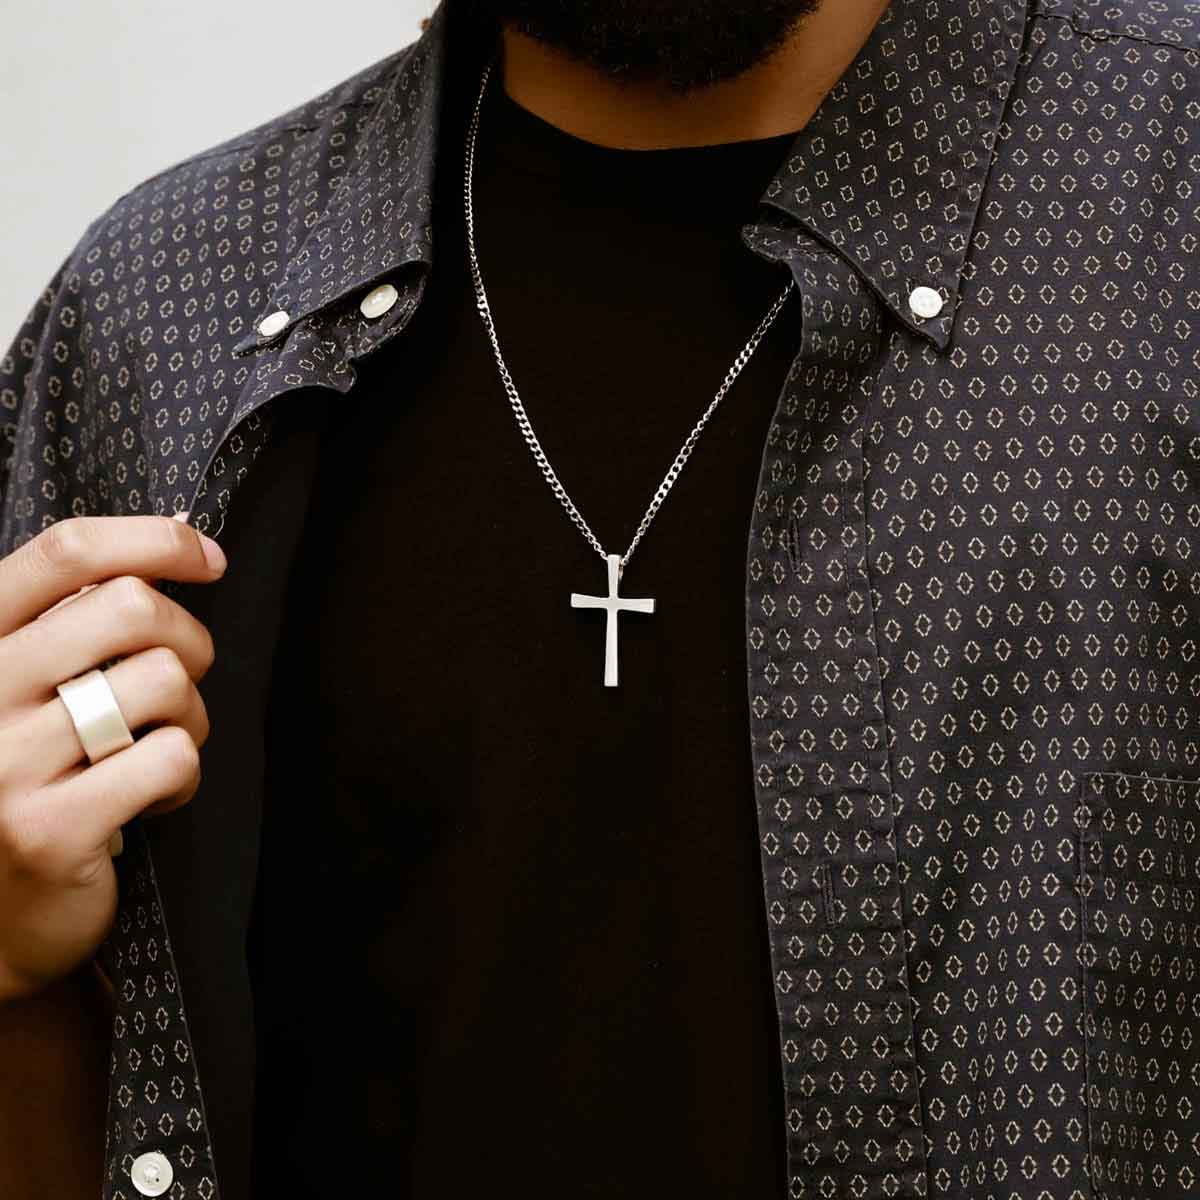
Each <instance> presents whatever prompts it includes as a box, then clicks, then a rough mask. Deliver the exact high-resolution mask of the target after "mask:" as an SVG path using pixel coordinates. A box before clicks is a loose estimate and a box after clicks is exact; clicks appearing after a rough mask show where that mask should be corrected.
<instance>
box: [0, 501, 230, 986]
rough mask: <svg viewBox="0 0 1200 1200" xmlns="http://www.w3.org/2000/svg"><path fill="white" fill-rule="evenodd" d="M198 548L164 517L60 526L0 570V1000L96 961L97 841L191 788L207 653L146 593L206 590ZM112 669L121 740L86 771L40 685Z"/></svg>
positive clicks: (202, 637) (195, 624) (207, 645)
mask: <svg viewBox="0 0 1200 1200" xmlns="http://www.w3.org/2000/svg"><path fill="white" fill-rule="evenodd" d="M206 544H207V547H209V548H213V547H216V543H215V542H213V541H212V540H211V539H209V538H206V537H204V535H203V534H200V533H198V532H197V531H196V530H194V529H192V528H190V527H189V526H187V525H186V524H183V523H181V522H180V521H177V520H173V519H171V518H169V517H151V516H144V517H70V518H67V519H65V520H62V521H59V522H57V523H55V524H54V525H51V526H49V527H48V528H47V529H45V530H43V531H42V532H41V533H39V534H38V535H37V536H36V537H35V538H33V539H31V540H30V541H28V542H26V543H25V544H24V545H22V546H21V547H19V548H18V549H17V550H15V551H13V552H12V553H11V554H9V555H8V556H7V557H5V558H2V559H0V1001H3V1000H7V999H14V998H19V997H22V996H28V995H32V994H33V993H35V992H38V991H40V990H41V989H42V988H44V987H46V986H47V985H48V984H50V983H51V982H53V981H55V980H57V979H60V978H62V977H63V976H66V975H68V974H69V973H70V972H72V971H73V970H74V969H75V968H77V967H78V966H79V965H80V964H81V963H83V962H84V961H86V960H87V959H88V958H90V957H91V956H92V955H93V954H94V953H95V951H96V949H97V948H98V947H99V945H100V943H101V942H103V940H104V938H105V937H106V936H107V935H108V932H109V930H110V929H111V928H112V924H113V921H114V920H115V917H116V908H117V881H116V872H115V870H114V868H113V863H112V855H111V853H110V849H109V843H110V840H112V839H113V837H114V835H115V834H116V833H117V832H118V830H119V829H120V827H121V826H122V825H123V824H125V823H126V822H127V821H129V820H130V819H131V818H132V817H134V816H135V815H137V814H138V813H142V814H143V815H155V814H159V813H165V812H170V811H171V810H172V809H174V808H178V807H179V806H180V805H183V804H186V803H187V802H188V801H189V800H190V799H191V798H192V796H194V795H195V793H196V789H197V788H198V787H199V785H200V767H199V748H200V747H201V746H202V745H203V744H204V742H205V741H206V740H207V738H208V732H209V726H208V714H207V712H206V710H205V707H204V702H203V700H202V699H201V698H200V693H199V692H198V691H197V689H196V686H195V685H196V682H197V681H198V680H200V679H201V678H202V677H203V676H204V674H205V673H206V672H207V671H208V669H209V667H210V666H211V665H212V662H213V654H214V648H213V641H212V637H211V636H210V635H209V632H208V630H207V629H206V628H205V627H204V625H202V624H201V623H200V622H199V621H197V620H196V619H195V618H194V617H193V616H192V615H191V614H190V613H188V612H187V611H186V610H185V609H184V608H182V607H181V606H180V605H178V604H176V603H175V602H174V601H173V600H170V599H168V598H167V597H166V596H164V595H163V594H162V593H161V592H160V591H158V590H157V588H155V587H154V586H153V584H154V581H155V580H158V579H175V580H180V581H184V582H189V583H208V582H212V581H213V580H216V579H219V578H220V577H221V575H222V574H223V572H224V561H223V555H221V554H220V551H219V548H217V551H216V557H217V558H218V559H220V560H221V561H220V562H219V563H218V564H217V566H215V567H214V566H212V565H210V564H209V562H208V560H207V559H206V557H205V551H206ZM122 656H123V657H122ZM117 657H120V658H121V661H119V662H116V663H114V664H113V665H112V666H110V667H108V668H107V669H105V671H104V674H105V677H106V678H107V680H108V683H109V686H110V687H111V688H112V691H113V694H114V696H115V697H116V700H117V703H118V704H119V705H120V708H121V712H122V713H123V714H124V716H125V722H126V724H127V725H128V726H129V729H130V732H131V733H132V734H133V735H134V738H135V741H134V743H133V745H131V746H127V747H125V748H124V749H121V750H118V751H116V752H115V753H113V754H110V755H108V756H107V757H106V758H103V759H101V760H100V761H99V762H96V763H89V762H88V759H87V755H86V754H85V753H84V750H83V747H82V745H81V744H80V741H79V737H78V734H77V733H76V732H75V726H74V725H73V724H72V722H71V717H70V714H69V713H68V711H67V707H66V705H65V704H64V703H63V701H62V698H61V697H60V696H59V695H58V693H57V692H56V691H55V686H56V685H57V684H59V683H62V682H63V681H64V680H67V679H70V678H72V677H73V676H76V675H80V674H82V673H84V672H85V671H88V670H90V669H92V668H93V667H96V666H98V665H99V664H100V663H103V662H106V661H108V660H109V659H113V658H117ZM139 729H142V730H146V731H147V732H144V733H142V735H141V736H140V737H139V736H138V730H139Z"/></svg>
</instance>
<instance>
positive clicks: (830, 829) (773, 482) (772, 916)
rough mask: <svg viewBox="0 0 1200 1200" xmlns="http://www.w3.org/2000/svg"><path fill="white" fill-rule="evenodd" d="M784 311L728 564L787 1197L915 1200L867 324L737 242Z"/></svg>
mask: <svg viewBox="0 0 1200 1200" xmlns="http://www.w3.org/2000/svg"><path fill="white" fill-rule="evenodd" d="M743 240H744V241H745V243H746V244H747V245H748V246H749V247H750V248H751V249H753V250H754V251H755V252H756V253H758V254H760V255H762V256H763V257H765V258H768V259H771V260H774V261H777V262H784V263H786V264H787V265H788V267H789V268H790V269H791V271H792V273H793V277H794V279H795V282H796V284H797V286H798V288H799V290H800V293H801V303H802V310H803V326H802V341H801V348H800V351H799V353H798V354H797V356H796V358H795V359H794V361H793V363H792V366H791V369H790V370H789V372H788V377H787V380H786V382H785V384H784V387H783V390H782V392H781V395H780V398H779V401H778V405H777V408H776V412H775V415H774V419H773V421H772V424H771V428H770V432H769V434H768V438H767V443H766V446H765V449H764V453H763V459H762V466H761V472H760V476H759V482H758V489H757V492H756V495H755V501H754V506H753V513H752V518H751V522H750V531H749V545H748V548H747V558H746V637H747V668H748V680H747V683H748V689H749V706H750V722H751V748H752V757H753V769H754V787H755V795H756V803H757V809H758V820H759V834H760V838H759V844H760V851H761V859H762V868H763V887H764V901H765V904H766V916H767V928H768V934H769V940H770V949H771V962H772V971H773V983H774V993H775V1001H776V1008H777V1014H778V1021H779V1038H780V1051H781V1059H782V1071H783V1082H784V1099H785V1110H786V1111H785V1114H784V1118H785V1122H786V1137H787V1156H788V1163H787V1170H788V1189H789V1195H790V1196H792V1197H795V1198H800V1197H826V1196H830V1197H832V1196H853V1197H855V1198H856V1200H871V1198H872V1197H880V1198H883V1197H888V1198H895V1197H904V1196H924V1195H926V1194H928V1191H929V1189H928V1177H927V1170H926V1161H925V1142H924V1138H923V1131H922V1116H921V1107H920V1098H919V1090H918V1075H917V1070H916V1061H915V1055H914V1047H915V1042H914V1032H913V1011H912V1004H911V999H910V993H909V987H908V971H907V964H906V957H905V951H906V947H905V930H904V911H903V896H902V892H901V881H900V875H899V872H898V864H897V855H896V844H895V836H894V821H893V808H892V788H891V782H890V770H889V764H888V739H887V735H886V728H885V722H884V712H883V702H882V689H881V678H880V668H879V659H878V655H877V653H876V643H875V627H874V605H873V602H872V596H871V588H870V581H869V579H868V576H867V562H866V523H865V516H866V514H865V507H864V487H863V456H862V433H863V428H864V423H865V413H866V410H867V407H868V405H869V404H870V402H871V399H872V397H873V393H874V389H875V382H876V379H877V375H878V370H877V367H878V362H879V354H880V348H881V333H882V313H881V308H880V305H879V304H878V303H877V301H876V299H875V297H874V295H873V294H872V293H871V292H870V291H869V289H868V288H867V287H866V286H865V284H864V283H863V282H862V281H861V279H860V278H859V276H858V274H857V273H856V272H855V271H854V270H853V269H852V268H851V267H850V266H849V264H848V263H846V261H845V260H844V259H842V258H841V257H840V256H839V255H838V254H836V253H834V252H832V251H830V250H829V249H828V248H826V247H825V246H823V245H822V244H820V243H818V242H817V241H815V240H814V239H812V238H810V237H809V236H808V235H807V234H806V233H804V232H803V231H800V230H796V229H792V230H789V231H787V232H786V233H783V232H781V231H779V230H778V229H774V228H773V227H771V226H769V225H750V226H747V227H745V228H744V229H743Z"/></svg>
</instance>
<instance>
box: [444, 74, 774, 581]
mask: <svg viewBox="0 0 1200 1200" xmlns="http://www.w3.org/2000/svg"><path fill="white" fill-rule="evenodd" d="M491 70H492V63H490V62H489V63H488V65H487V67H486V68H485V69H484V72H483V81H482V83H481V84H480V85H479V95H478V97H477V98H476V100H475V112H474V114H473V116H472V117H471V126H470V131H469V133H468V137H467V169H466V187H465V192H466V213H467V253H468V256H469V257H470V260H471V279H472V281H473V282H474V284H475V307H476V308H478V309H479V315H480V316H481V317H482V318H483V324H484V328H486V330H487V334H488V338H489V339H490V340H491V343H492V351H493V352H494V354H495V356H496V365H497V366H498V367H499V368H500V378H501V379H502V380H503V382H504V390H505V391H506V392H507V393H508V399H509V401H510V402H511V404H512V408H513V412H514V413H515V414H516V418H517V425H518V427H519V428H520V430H521V433H522V434H523V435H524V437H525V441H526V443H527V444H528V446H529V448H530V450H532V451H533V457H534V460H535V461H536V462H537V464H538V466H539V467H541V469H542V474H543V475H544V476H545V477H546V481H547V482H548V483H549V484H550V487H551V488H552V489H553V490H554V494H555V495H556V496H557V497H558V499H559V501H560V502H561V503H562V505H563V507H564V508H565V509H566V510H567V512H568V513H569V514H570V516H571V520H572V521H574V522H575V524H576V525H577V526H578V527H579V528H580V530H581V531H582V532H583V535H584V536H585V537H586V538H587V540H588V541H589V542H591V544H592V546H593V547H594V548H595V550H596V553H597V554H599V555H600V557H601V558H607V557H608V556H607V555H606V554H605V552H604V547H603V546H601V545H600V543H599V541H598V540H597V539H596V535H595V534H594V533H592V531H591V530H590V529H589V528H588V524H587V522H586V521H585V520H584V519H583V516H582V514H581V513H580V511H579V509H577V508H576V507H575V505H574V504H573V503H572V501H571V498H570V496H568V495H567V491H566V488H564V487H563V485H562V484H561V483H560V482H559V479H558V476H557V475H555V473H554V468H553V467H551V466H550V462H549V460H548V459H547V458H546V455H545V453H544V452H543V450H542V447H541V444H540V443H539V442H538V440H537V437H536V435H535V434H534V432H533V426H532V425H531V424H530V422H529V417H528V415H527V414H526V412H525V406H524V405H523V404H522V403H521V397H520V396H519V395H518V394H517V389H516V386H515V385H514V384H513V381H512V376H511V375H510V374H509V372H508V367H507V366H506V365H505V362H504V356H503V355H502V354H501V353H500V342H499V340H498V339H497V337H496V326H495V323H494V322H493V321H492V310H491V308H490V307H489V305H488V300H487V293H486V292H485V291H484V290H483V276H482V275H481V274H480V271H479V259H478V258H477V257H476V254H475V213H474V208H473V205H472V197H471V193H472V181H473V176H474V171H475V137H476V134H477V132H478V130H479V113H480V109H481V108H482V106H483V95H484V92H485V91H486V90H487V81H488V76H489V75H490V74H491ZM792 282H793V281H792V280H791V279H790V278H789V279H788V283H787V286H786V287H785V288H784V289H783V291H782V292H781V293H780V295H779V298H778V299H777V300H776V301H775V303H774V304H773V305H771V310H770V312H768V313H767V315H766V316H765V317H764V318H763V319H762V322H761V323H760V324H759V326H758V328H757V329H756V330H755V331H754V333H753V334H752V335H751V337H750V340H749V341H748V342H747V343H746V345H745V346H744V347H743V348H742V350H741V353H740V354H738V356H737V358H736V359H734V362H733V366H731V367H730V368H729V373H728V374H727V375H726V376H725V381H724V382H723V383H722V384H721V386H720V388H718V389H717V394H716V396H714V397H713V401H712V403H711V404H710V405H709V406H708V408H706V409H705V410H704V415H703V416H702V417H701V418H700V420H699V421H697V422H696V427H695V428H694V429H693V430H692V432H691V433H690V434H688V437H687V441H685V442H684V443H683V447H682V448H681V449H680V451H679V453H678V455H676V457H675V461H674V462H673V463H672V464H671V467H670V469H669V470H668V471H667V473H666V475H665V476H664V477H663V481H662V483H660V484H659V485H658V491H656V492H655V493H654V499H653V500H652V501H651V502H650V507H649V508H648V509H647V510H646V515H645V516H644V517H643V518H642V523H641V524H640V525H639V526H638V529H637V533H636V534H635V535H634V538H633V541H632V542H630V543H629V549H628V550H626V551H625V553H624V554H623V555H622V556H621V570H624V567H625V564H626V563H627V562H628V561H629V556H630V555H631V554H632V553H633V549H634V547H635V546H636V545H637V544H638V542H639V541H641V538H642V534H643V533H645V532H646V529H647V528H648V527H649V525H650V522H651V520H653V518H654V514H655V513H656V512H658V509H659V506H660V505H661V504H662V502H663V500H664V499H666V495H667V493H668V492H669V491H670V490H671V485H672V484H674V482H675V480H676V479H678V478H679V473H680V471H681V470H683V464H684V463H685V462H687V460H688V456H689V455H690V454H691V452H692V448H693V447H694V446H695V444H696V442H697V440H698V439H699V437H700V431H701V430H702V429H703V428H704V425H705V423H706V422H707V421H708V418H709V417H710V416H711V415H712V413H713V411H714V410H715V409H716V407H717V405H718V404H719V403H720V402H721V398H722V396H724V395H725V393H726V392H727V391H728V390H729V388H730V386H731V385H732V383H733V381H734V380H735V379H736V378H737V377H738V375H739V374H740V372H741V370H742V368H743V367H744V366H745V365H746V363H747V362H748V361H749V359H750V356H751V355H752V354H753V353H754V351H755V349H756V348H757V346H758V343H759V342H760V341H761V340H762V337H763V335H764V334H765V333H766V332H767V330H768V329H769V328H770V327H771V322H772V321H774V320H775V317H776V315H777V314H778V312H779V310H780V309H781V308H782V307H783V302H784V301H785V300H786V299H787V297H788V293H789V292H790V291H791V289H792Z"/></svg>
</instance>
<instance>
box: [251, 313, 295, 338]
mask: <svg viewBox="0 0 1200 1200" xmlns="http://www.w3.org/2000/svg"><path fill="white" fill-rule="evenodd" d="M289 319H290V318H289V317H288V315H287V313H286V312H284V311H283V309H282V308H281V309H280V310H279V311H278V312H273V313H270V314H269V315H268V316H265V317H263V319H262V320H261V321H260V322H259V323H258V333H259V336H260V337H265V338H269V337H274V336H275V335H276V334H277V333H280V332H281V331H282V330H283V329H284V328H285V327H286V325H287V323H288V320H289Z"/></svg>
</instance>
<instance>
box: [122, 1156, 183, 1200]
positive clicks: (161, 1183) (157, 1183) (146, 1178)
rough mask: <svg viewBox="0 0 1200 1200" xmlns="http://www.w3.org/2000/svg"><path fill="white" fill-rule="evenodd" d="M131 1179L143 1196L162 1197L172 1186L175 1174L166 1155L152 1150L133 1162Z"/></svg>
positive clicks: (130, 1172) (130, 1171) (130, 1173)
mask: <svg viewBox="0 0 1200 1200" xmlns="http://www.w3.org/2000/svg"><path fill="white" fill-rule="evenodd" d="M129 1178H130V1179H132V1180H133V1186H134V1187H135V1188H137V1190H138V1191H139V1192H141V1193H142V1195H143V1196H161V1195H162V1194H163V1192H165V1191H166V1190H167V1188H169V1187H170V1186H171V1181H172V1180H173V1179H174V1178H175V1172H174V1171H172V1170H171V1163H170V1161H169V1160H168V1159H167V1156H166V1155H165V1154H159V1152H158V1151H157V1150H151V1151H149V1153H147V1154H139V1155H138V1156H137V1158H135V1159H134V1160H133V1166H132V1167H130V1168H129Z"/></svg>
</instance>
